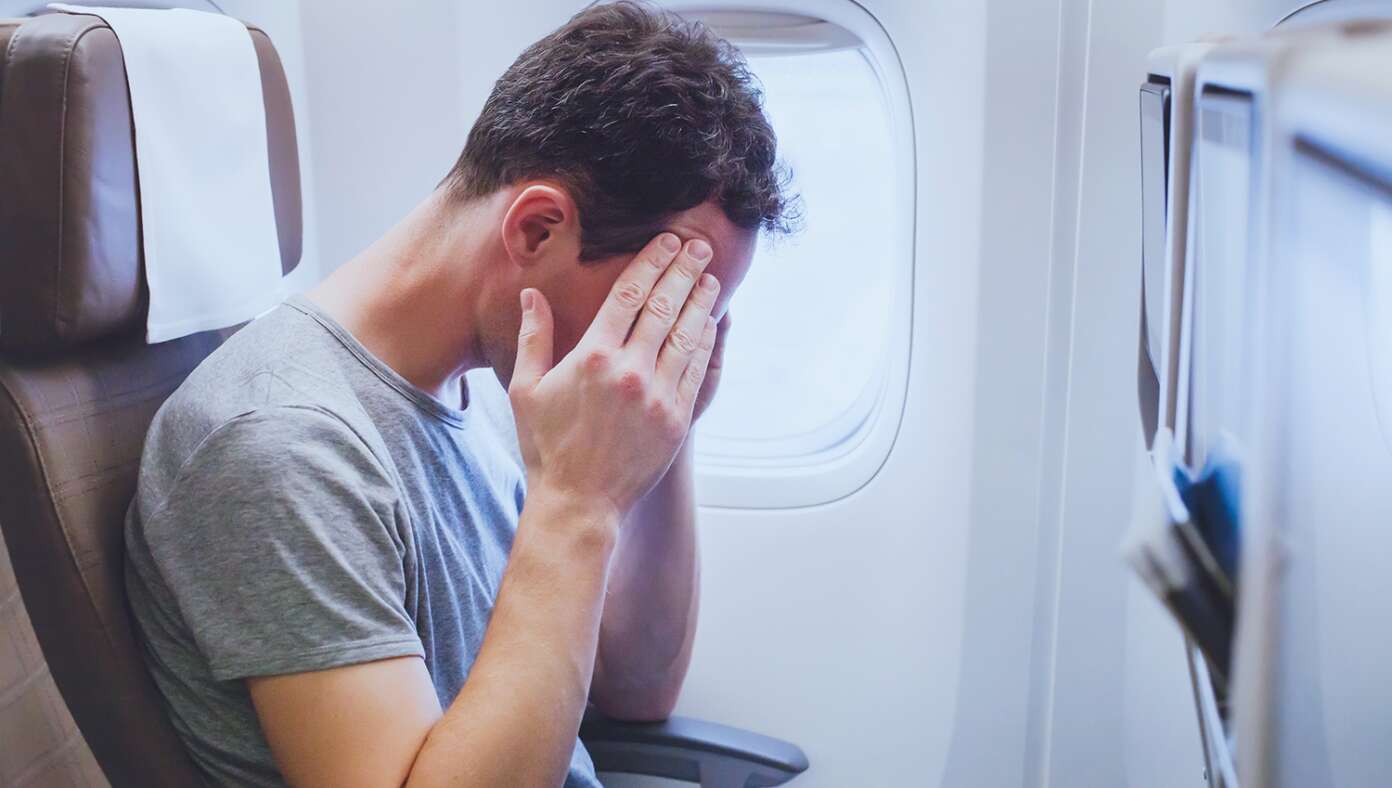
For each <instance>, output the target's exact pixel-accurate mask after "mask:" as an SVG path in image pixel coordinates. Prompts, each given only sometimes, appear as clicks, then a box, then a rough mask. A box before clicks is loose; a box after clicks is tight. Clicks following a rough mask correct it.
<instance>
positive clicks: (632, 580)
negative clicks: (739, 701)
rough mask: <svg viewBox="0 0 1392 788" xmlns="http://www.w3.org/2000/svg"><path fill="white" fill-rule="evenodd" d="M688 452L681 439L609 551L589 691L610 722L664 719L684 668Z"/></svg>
mask: <svg viewBox="0 0 1392 788" xmlns="http://www.w3.org/2000/svg"><path fill="white" fill-rule="evenodd" d="M692 454H693V452H692V448H691V441H690V440H688V441H687V444H686V446H684V447H683V448H682V450H681V451H680V452H679V453H678V454H677V457H676V460H675V461H674V462H673V463H672V467H671V469H669V470H668V472H667V475H666V476H665V477H663V479H662V481H661V482H659V483H658V485H657V486H656V487H654V488H653V490H652V492H650V493H649V494H648V495H647V496H646V497H645V498H644V499H643V500H642V501H641V502H640V503H639V504H638V505H637V506H636V507H635V508H634V510H633V512H632V513H631V514H630V515H629V517H628V520H627V522H626V523H625V525H624V528H623V533H622V536H621V537H620V541H619V544H618V547H617V548H616V549H615V552H614V560H613V565H612V566H611V568H610V570H609V593H608V596H607V598H606V599H605V603H604V617H603V620H602V622H601V625H600V636H599V656H598V662H597V664H596V668H595V676H594V685H593V687H592V688H591V691H590V697H591V699H592V700H593V701H594V702H595V704H596V705H597V706H598V707H599V708H600V710H601V711H604V712H605V713H607V714H609V715H611V716H614V717H619V718H622V719H662V718H665V717H667V716H668V715H670V714H671V712H672V707H673V706H675V705H676V701H677V694H678V693H679V691H680V690H681V684H682V681H683V680H684V679H685V678H686V671H687V667H688V665H689V664H690V662H691V647H692V644H693V642H694V639H695V633H696V618H697V609H698V604H699V590H700V562H699V555H698V550H697V544H696V502H695V490H694V482H693V466H694V461H693V457H692Z"/></svg>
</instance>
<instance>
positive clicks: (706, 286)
mask: <svg viewBox="0 0 1392 788" xmlns="http://www.w3.org/2000/svg"><path fill="white" fill-rule="evenodd" d="M719 286H720V282H719V281H718V280H717V279H716V278H715V277H713V276H711V275H710V274H701V289H702V290H714V289H715V288H717V287H719Z"/></svg>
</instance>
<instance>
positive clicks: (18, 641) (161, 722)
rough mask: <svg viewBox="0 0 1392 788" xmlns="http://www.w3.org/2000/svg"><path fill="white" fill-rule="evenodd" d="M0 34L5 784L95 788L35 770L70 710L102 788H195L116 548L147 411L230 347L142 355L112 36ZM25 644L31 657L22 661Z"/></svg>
mask: <svg viewBox="0 0 1392 788" xmlns="http://www.w3.org/2000/svg"><path fill="white" fill-rule="evenodd" d="M0 31H3V33H0V36H3V37H0V44H3V52H4V57H3V59H2V60H0V479H4V484H0V530H3V533H4V542H5V543H6V544H7V546H8V549H9V558H10V561H11V562H12V564H13V574H14V577H15V578H16V580H17V581H18V588H19V590H20V592H21V595H22V598H23V606H22V607H21V605H20V602H19V600H18V599H15V598H10V597H7V596H6V595H5V589H4V586H3V584H0V613H3V614H4V615H3V618H0V627H3V631H0V741H3V742H4V743H5V744H4V746H3V747H0V767H3V769H0V783H3V784H5V785H22V784H27V785H45V786H47V785H55V784H74V785H101V784H102V781H101V779H100V778H101V773H100V772H95V771H94V770H93V769H92V768H90V767H91V764H90V762H87V763H86V765H82V764H83V763H84V762H83V761H82V759H81V758H77V763H78V765H77V766H74V767H72V768H71V769H68V770H66V771H61V772H58V773H54V772H51V771H50V770H49V767H50V766H51V765H55V764H56V766H54V768H60V769H61V768H66V767H63V766H62V765H61V764H60V763H59V762H60V761H65V760H66V759H67V756H68V755H70V754H71V752H70V751H77V752H80V747H79V743H76V742H72V741H70V739H72V738H73V734H72V722H70V721H69V719H68V713H69V711H71V717H72V719H73V720H75V721H76V725H77V728H78V729H79V730H80V731H81V734H82V738H83V739H85V741H86V744H87V745H88V746H89V747H90V748H91V752H92V754H93V755H95V758H96V761H97V762H99V763H100V765H101V770H102V771H104V772H105V777H106V779H108V780H110V782H111V783H112V784H115V785H197V784H200V783H201V782H202V779H201V777H200V776H199V774H198V772H197V770H196V768H195V767H194V765H193V764H192V762H191V761H190V759H189V758H188V756H187V754H186V753H185V751H184V748H183V746H182V745H181V743H180V742H179V740H178V738H177V736H176V734H175V732H174V729H173V727H172V725H171V723H170V722H169V720H168V719H167V717H166V714H165V712H164V710H163V708H162V705H161V703H162V701H161V699H160V697H159V695H158V693H157V690H156V688H155V686H154V684H153V682H152V680H151V679H150V677H149V675H148V673H147V672H146V670H145V667H144V664H143V662H142V658H141V655H140V652H139V650H138V649H139V646H138V644H137V642H136V640H135V637H134V633H133V631H132V626H131V620H130V616H129V613H128V609H127V606H126V605H127V603H126V598H125V586H124V580H123V576H124V569H123V557H122V546H123V539H122V533H123V525H124V522H125V514H126V507H127V505H128V503H129V501H130V499H131V497H132V495H133V494H134V490H135V483H136V474H137V470H138V467H139V462H140V452H141V447H142V444H143V442H144V437H145V432H146V429H147V428H148V426H149V424H150V421H151V419H152V418H153V417H154V414H155V411H156V410H157V409H158V408H159V406H160V405H161V404H162V403H163V402H164V399H165V398H166V397H167V396H168V395H169V394H170V393H171V392H172V391H173V390H174V389H175V388H176V387H177V386H178V385H179V384H180V383H181V382H182V381H183V379H184V377H185V376H186V375H187V374H188V373H189V372H190V371H191V370H192V369H193V368H194V366H196V365H197V364H198V363H199V362H200V361H201V360H202V359H203V358H204V357H205V356H207V354H208V353H210V352H211V351H212V350H213V349H214V348H216V347H217V345H218V344H219V343H220V342H221V341H222V339H223V338H225V336H226V333H227V332H207V333H204V334H196V335H193V336H189V337H186V338H183V339H179V340H175V341H171V342H165V343H162V344H157V345H147V344H146V343H145V317H146V309H147V299H148V294H147V292H146V289H145V286H144V276H143V274H142V260H141V257H142V254H141V243H140V222H139V212H140V203H139V198H138V191H137V171H136V162H135V153H134V128H133V125H132V121H131V111H130V99H129V92H128V90H127V86H126V78H125V68H124V65H123V61H122V56H121V50H120V45H119V42H118V41H117V38H116V35H115V33H113V32H112V30H111V29H110V28H109V27H108V26H107V25H106V23H104V22H103V21H101V20H100V19H98V18H97V17H93V16H85V15H69V14H52V15H44V16H39V17H34V18H30V19H23V20H9V21H5V22H0ZM251 35H252V38H253V41H254V42H255V48H256V52H257V56H258V60H259V63H260V66H261V78H262V88H263V92H264V95H265V104H266V126H267V140H268V145H269V155H270V164H271V170H272V173H271V175H272V178H271V180H272V190H273V195H274V205H275V216H276V224H277V230H278V233H279V240H280V252H281V263H282V269H283V270H284V271H286V272H288V271H290V270H292V269H293V268H294V267H295V265H296V264H297V263H298V261H299V258H300V250H301V237H300V236H301V214H300V210H301V208H300V191H299V162H298V153H297V148H296V142H295V128H294V121H293V117H292V109H291V104H290V94H289V88H288V85H287V82H286V79H285V74H284V71H283V70H282V67H281V64H280V60H279V57H278V55H277V54H276V51H275V48H274V47H273V46H272V45H271V42H270V39H269V38H268V37H267V36H266V34H265V33H264V32H262V31H260V30H257V29H254V28H253V29H252V31H251ZM0 556H3V552H0ZM0 560H3V558H0ZM6 574H8V573H6ZM11 596H12V595H11ZM24 608H27V611H28V616H27V617H26V616H25V615H24ZM29 620H32V626H33V633H32V634H31V633H30V632H29V631H28V629H29V623H28V622H29ZM34 635H37V640H38V643H39V644H40V645H41V646H42V654H41V655H40V654H39V653H38V651H37V650H36V649H33V648H31V647H29V646H27V645H26V644H28V643H31V642H32V638H33V636H34ZM44 660H46V664H47V669H48V670H49V671H51V673H52V678H53V681H54V682H56V685H57V688H58V690H60V691H61V693H62V700H63V701H64V702H65V704H66V708H64V705H65V704H64V703H60V702H55V701H56V698H55V697H54V695H53V693H52V691H51V688H50V685H49V683H48V681H47V678H46V676H44V673H45V672H46V671H45V668H44Z"/></svg>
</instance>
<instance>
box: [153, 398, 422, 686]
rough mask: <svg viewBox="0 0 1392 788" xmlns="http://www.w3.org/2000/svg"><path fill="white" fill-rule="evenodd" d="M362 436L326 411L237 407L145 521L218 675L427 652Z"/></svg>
mask: <svg viewBox="0 0 1392 788" xmlns="http://www.w3.org/2000/svg"><path fill="white" fill-rule="evenodd" d="M399 511H400V510H399V507H398V497H397V492H396V488H395V485H394V484H392V482H391V480H390V477H389V476H388V474H387V473H386V471H385V469H384V468H383V466H382V464H381V463H380V462H379V461H378V459H377V458H376V457H375V456H374V455H373V453H372V451H371V450H370V449H369V448H368V446H367V445H366V443H364V441H363V440H362V439H361V438H360V437H359V436H358V435H357V434H356V433H354V432H353V431H352V430H351V429H350V428H349V427H348V426H347V425H346V424H345V423H344V422H343V421H341V420H340V419H338V418H336V417H334V416H331V415H329V414H328V413H325V412H322V411H319V410H315V409H311V408H299V407H279V408H272V409H269V410H265V411H256V412H254V413H250V414H246V415H243V416H239V417H237V418H235V419H233V420H231V421H229V422H227V423H225V424H223V425H222V426H220V427H219V428H217V429H216V430H215V431H214V432H213V433H211V434H210V435H209V436H208V437H207V438H206V439H204V441H203V442H202V444H200V446H199V447H198V449H197V450H196V451H195V452H194V454H193V455H192V456H191V457H189V458H188V460H187V461H186V462H185V463H184V465H183V467H182V469H181V470H180V473H179V477H178V480H177V483H176V484H175V485H174V487H173V489H172V491H171V494H170V495H169V497H168V498H167V499H166V500H165V502H164V504H163V505H162V507H161V508H160V509H159V510H158V511H157V512H155V513H154V514H153V515H152V516H150V517H149V518H148V519H147V521H146V527H145V534H146V539H147V541H148V544H149V549H150V553H151V555H152V556H153V558H154V562H155V565H156V567H157V569H158V571H159V572H160V574H161V575H162V576H163V579H164V582H165V584H166V585H167V587H168V588H169V589H170V591H171V593H172V594H173V596H174V599H175V601H176V603H177V605H178V607H179V612H180V615H181V616H182V618H183V620H184V621H185V623H186V624H187V625H188V626H189V628H190V629H191V630H192V633H193V636H194V639H195V641H196V643H197V645H198V648H199V649H200V650H201V651H202V652H203V655H204V656H205V657H206V658H207V660H208V662H209V665H210V667H211V670H212V673H213V676H214V677H215V678H217V679H219V680H227V679H236V678H244V677H247V676H263V675H276V674H285V673H299V672H304V671H310V670H323V669H326V668H332V667H338V666H343V665H350V664H356V663H360V662H369V661H372V660H377V659H385V658H388V657H397V656H408V655H421V656H423V655H424V650H423V648H422V646H421V642H420V638H419V636H418V635H417V632H416V627H415V625H414V623H413V622H412V620H411V617H410V615H408V613H407V612H406V606H405V599H406V575H405V568H404V567H405V563H404V561H405V558H404V557H405V551H406V547H405V545H404V543H403V541H402V531H401V530H399V528H402V527H404V523H399V522H398V520H399V519H401V518H399Z"/></svg>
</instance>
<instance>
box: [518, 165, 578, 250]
mask: <svg viewBox="0 0 1392 788" xmlns="http://www.w3.org/2000/svg"><path fill="white" fill-rule="evenodd" d="M503 246H504V248H506V249H507V252H508V256H509V257H510V258H511V259H512V262H513V263H514V264H516V265H518V266H521V267H524V268H525V267H528V266H532V265H535V264H536V263H538V262H540V261H542V260H545V259H548V258H552V257H556V256H561V257H564V258H566V259H567V260H572V259H574V258H576V257H579V256H580V221H579V216H578V214H577V211H576V209H575V201H574V200H572V199H571V198H570V194H569V193H567V192H566V190H565V189H562V188H560V187H558V186H556V185H554V184H551V183H539V182H534V183H529V184H525V185H524V186H523V187H522V188H521V189H520V190H519V191H518V192H517V195H516V196H515V197H513V199H512V204H511V205H510V206H508V210H507V214H506V215H504V217H503Z"/></svg>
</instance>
